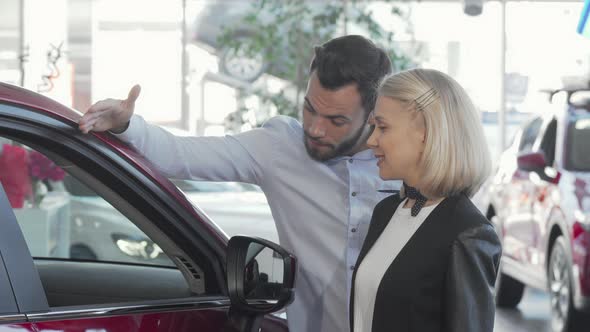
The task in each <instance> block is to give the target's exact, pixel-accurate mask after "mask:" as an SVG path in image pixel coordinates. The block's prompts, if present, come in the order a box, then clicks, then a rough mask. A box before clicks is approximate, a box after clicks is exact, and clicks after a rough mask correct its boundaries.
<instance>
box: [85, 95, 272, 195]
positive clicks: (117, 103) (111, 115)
mask: <svg viewBox="0 0 590 332" xmlns="http://www.w3.org/2000/svg"><path fill="white" fill-rule="evenodd" d="M139 92H140V88H139V86H134V87H133V88H132V89H131V91H130V92H129V96H128V98H127V99H125V100H118V99H106V100H102V101H99V102H97V103H96V104H94V105H92V107H90V109H89V110H88V111H87V112H86V114H85V115H84V116H83V117H82V119H81V120H80V121H79V128H80V130H81V131H82V132H84V133H88V132H90V131H97V132H100V131H107V130H110V131H111V132H113V133H115V134H117V136H118V137H120V138H121V139H122V140H124V141H126V142H127V143H128V144H130V145H131V146H133V147H134V148H135V149H136V150H137V151H139V152H140V153H141V154H143V155H144V156H145V157H146V158H147V159H148V160H149V161H151V162H152V163H153V164H154V165H155V166H156V167H157V168H158V169H159V170H160V171H161V172H162V173H164V175H166V176H168V177H173V178H180V179H196V180H209V181H240V182H248V183H255V184H260V181H259V180H260V178H261V176H260V173H261V166H262V165H263V164H265V163H268V162H269V161H270V160H267V161H266V162H265V161H264V160H265V159H267V158H272V155H270V153H271V151H270V150H269V147H268V146H267V145H269V143H270V141H272V139H271V137H270V136H272V135H271V133H270V132H269V130H264V129H258V130H253V131H250V132H247V133H243V134H239V135H236V136H225V137H194V136H191V137H180V136H175V135H173V134H171V133H170V132H168V131H166V130H164V129H163V128H160V127H158V126H155V125H152V124H148V123H147V122H146V121H145V120H144V119H143V118H142V117H141V116H134V115H133V112H134V108H135V101H136V100H137V97H138V96H139ZM260 159H263V160H260Z"/></svg>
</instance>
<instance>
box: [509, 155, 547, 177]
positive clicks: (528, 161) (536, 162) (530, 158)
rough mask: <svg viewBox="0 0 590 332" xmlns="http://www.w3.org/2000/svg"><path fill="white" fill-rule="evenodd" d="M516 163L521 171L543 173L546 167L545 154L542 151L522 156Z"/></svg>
mask: <svg viewBox="0 0 590 332" xmlns="http://www.w3.org/2000/svg"><path fill="white" fill-rule="evenodd" d="M516 162H517V165H518V168H519V169H521V170H523V171H527V172H542V171H543V169H544V168H545V166H546V160H545V154H544V153H543V152H542V151H540V152H529V153H524V154H520V155H519V156H518V157H517V159H516Z"/></svg>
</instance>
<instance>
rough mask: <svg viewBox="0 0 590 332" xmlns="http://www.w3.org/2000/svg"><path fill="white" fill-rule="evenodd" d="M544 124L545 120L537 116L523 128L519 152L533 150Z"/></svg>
mask: <svg viewBox="0 0 590 332" xmlns="http://www.w3.org/2000/svg"><path fill="white" fill-rule="evenodd" d="M542 124H543V120H542V119H541V118H535V119H534V120H532V121H531V122H529V123H528V124H527V125H526V126H525V127H524V128H523V130H522V136H521V139H520V145H519V146H518V151H519V152H528V151H531V150H532V148H533V145H534V144H535V141H536V140H537V136H538V135H539V130H540V129H541V125H542Z"/></svg>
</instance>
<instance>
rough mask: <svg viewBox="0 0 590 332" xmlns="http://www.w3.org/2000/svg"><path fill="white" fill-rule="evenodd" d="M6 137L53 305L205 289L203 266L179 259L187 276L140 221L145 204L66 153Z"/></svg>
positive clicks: (5, 156)
mask: <svg viewBox="0 0 590 332" xmlns="http://www.w3.org/2000/svg"><path fill="white" fill-rule="evenodd" d="M0 140H1V139H0ZM3 143H4V144H1V147H2V151H1V152H0V182H1V183H2V186H3V187H4V189H5V191H6V194H7V196H8V199H9V201H10V204H11V206H12V208H13V211H14V214H15V216H16V219H17V222H18V224H19V226H20V228H21V231H22V233H23V235H24V238H25V241H26V243H27V246H28V248H29V251H30V252H31V255H32V256H33V259H34V264H35V267H36V269H37V271H38V272H39V278H40V280H41V283H42V284H43V288H44V290H45V295H46V298H47V301H48V304H49V306H50V307H52V308H53V307H64V306H67V307H72V306H87V305H91V306H95V305H101V304H105V305H107V304H109V305H110V304H112V303H125V302H134V303H137V302H138V301H140V302H143V301H155V300H164V299H181V298H189V297H193V296H195V295H198V294H206V291H205V284H204V280H205V277H204V272H203V271H202V269H201V268H200V267H197V266H194V265H192V263H191V262H189V261H187V260H186V259H183V258H180V260H179V261H178V264H179V265H178V266H181V267H182V269H183V270H186V271H190V272H186V273H187V274H186V275H184V274H183V273H182V272H181V270H180V269H179V268H177V266H176V265H175V264H174V263H173V262H172V260H171V259H170V258H169V257H168V256H167V255H166V254H165V253H164V252H163V250H162V248H161V247H160V246H159V245H158V244H156V243H155V242H154V241H153V240H152V239H151V238H150V237H148V236H147V235H146V234H145V233H144V232H142V231H141V230H140V229H139V228H138V227H137V226H136V225H135V223H137V224H138V225H142V224H145V225H149V224H150V223H149V221H148V220H141V218H145V217H144V216H142V215H141V211H139V207H137V206H135V207H132V206H131V205H128V204H127V203H126V202H125V199H124V197H121V196H119V195H118V194H117V193H116V192H114V191H112V190H111V189H109V188H108V187H107V186H105V185H104V184H103V183H101V182H100V181H99V179H97V178H94V177H93V176H92V175H91V174H88V173H87V172H86V171H84V170H83V169H81V168H80V167H78V166H77V165H75V164H72V163H70V162H69V161H65V160H64V159H62V158H61V157H60V156H53V155H52V154H51V156H52V159H50V158H48V156H47V155H45V154H43V153H40V152H39V151H36V150H34V149H32V148H30V147H28V146H24V145H22V144H16V143H13V142H6V141H4V142H3ZM48 153H50V152H48ZM54 161H55V162H54ZM56 162H57V163H56ZM110 202H113V204H114V205H111V203H110ZM115 206H116V207H117V208H115ZM127 216H130V218H132V220H133V222H132V221H131V220H130V219H128V218H127ZM160 240H161V241H169V240H163V239H160ZM162 243H163V242H162ZM166 245H167V246H173V243H171V242H167V243H166ZM172 250H176V249H172ZM188 274H191V275H192V276H190V278H191V283H190V285H189V283H188V282H187V278H189V276H188Z"/></svg>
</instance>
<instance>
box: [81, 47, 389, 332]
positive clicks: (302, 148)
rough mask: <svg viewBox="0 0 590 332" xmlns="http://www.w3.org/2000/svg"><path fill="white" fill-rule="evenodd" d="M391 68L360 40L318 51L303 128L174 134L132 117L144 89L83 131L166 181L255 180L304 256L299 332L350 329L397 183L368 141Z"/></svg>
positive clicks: (284, 234)
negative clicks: (129, 150) (120, 144)
mask: <svg viewBox="0 0 590 332" xmlns="http://www.w3.org/2000/svg"><path fill="white" fill-rule="evenodd" d="M390 72H391V63H390V61H389V58H388V57H387V54H386V53H385V52H384V51H383V50H381V49H379V48H378V47H376V46H375V45H374V44H373V43H372V42H371V41H369V40H367V39H365V38H363V37H361V36H345V37H340V38H335V39H332V40H330V41H328V42H327V43H325V44H324V45H322V46H319V47H316V49H315V57H314V59H313V61H312V64H311V67H310V73H311V75H310V79H309V82H308V87H307V92H306V95H305V104H304V110H303V126H302V125H301V124H300V123H299V122H298V121H296V120H295V119H292V118H288V117H284V116H279V117H275V118H272V119H270V120H268V121H267V122H266V123H265V124H264V125H263V126H262V128H258V129H254V130H251V131H248V132H244V133H240V134H237V135H234V136H226V137H175V136H173V135H172V134H169V133H168V132H166V131H165V130H163V129H161V128H159V127H156V126H153V125H149V124H147V123H146V122H145V121H144V120H143V119H142V118H141V117H140V116H132V114H133V109H134V103H135V101H136V99H137V97H138V96H139V91H140V90H139V87H138V86H135V87H133V88H132V89H131V91H130V93H129V97H128V98H127V99H126V100H113V99H109V100H104V101H100V102H98V103H96V104H95V105H93V106H92V107H91V108H90V109H89V110H88V112H87V113H86V114H85V115H84V117H83V118H82V119H81V120H80V123H79V127H80V130H82V131H83V132H85V133H87V132H89V131H91V130H92V131H105V130H111V131H112V132H114V133H118V135H119V137H121V138H122V139H123V140H124V141H126V142H128V143H129V144H131V145H132V146H133V147H135V148H136V149H137V150H138V151H140V152H141V153H143V154H144V155H145V156H146V157H147V158H148V159H149V160H150V161H152V162H153V163H154V164H155V165H156V166H157V167H158V168H159V169H160V170H161V171H162V172H163V173H164V174H166V175H167V176H169V177H175V178H187V179H198V180H210V181H240V182H248V183H254V184H257V185H258V186H260V188H261V189H262V190H263V191H264V193H265V195H266V197H267V199H268V203H269V205H270V208H271V211H272V214H273V217H274V219H275V223H276V227H277V232H278V235H279V241H280V243H281V245H282V246H283V247H285V248H286V249H288V250H290V251H291V252H293V253H294V254H295V255H296V256H297V257H298V261H299V270H298V274H297V287H296V291H295V301H294V302H293V304H292V305H290V306H289V307H288V309H287V316H288V322H289V329H290V330H291V331H293V332H301V331H312V332H317V331H323V332H342V331H347V330H348V329H349V328H348V319H347V317H348V296H349V291H350V290H349V288H350V282H351V277H352V274H351V273H352V270H353V268H354V264H355V262H356V259H357V256H358V254H359V251H360V248H361V245H362V243H363V240H364V238H365V235H366V231H367V228H368V223H369V221H370V219H371V213H372V211H373V207H374V206H375V205H376V204H377V202H379V201H380V200H382V199H383V198H384V197H385V196H387V194H385V193H381V192H378V190H383V189H385V190H391V189H397V188H399V183H396V182H389V183H386V182H383V181H382V180H381V179H380V178H379V176H378V171H377V165H376V161H377V160H376V159H375V157H374V156H373V154H372V153H371V152H370V150H368V149H367V148H366V146H365V141H366V139H367V137H368V135H369V134H370V132H371V128H370V126H369V125H368V124H367V117H368V115H369V113H370V112H371V111H372V110H373V107H374V105H375V100H376V93H377V87H378V84H379V82H380V81H381V79H382V78H383V77H385V76H386V75H387V74H389V73H390Z"/></svg>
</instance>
